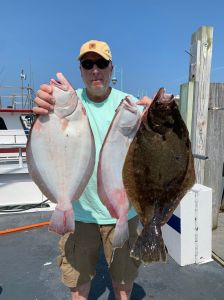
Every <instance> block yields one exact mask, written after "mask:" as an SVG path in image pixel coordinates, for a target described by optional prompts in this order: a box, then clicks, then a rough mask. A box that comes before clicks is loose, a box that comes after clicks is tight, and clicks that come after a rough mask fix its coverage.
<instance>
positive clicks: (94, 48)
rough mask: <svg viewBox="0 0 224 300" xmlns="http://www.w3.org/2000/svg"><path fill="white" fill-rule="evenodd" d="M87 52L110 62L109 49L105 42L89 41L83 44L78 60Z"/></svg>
mask: <svg viewBox="0 0 224 300" xmlns="http://www.w3.org/2000/svg"><path fill="white" fill-rule="evenodd" d="M88 52H95V53H97V54H99V55H100V56H102V57H103V58H105V59H106V60H112V54H111V51H110V47H109V46H108V44H107V43H106V42H102V41H97V40H91V41H88V42H86V43H84V44H83V45H82V46H81V48H80V53H79V56H78V59H79V60H80V59H81V57H82V56H83V55H84V54H86V53H88Z"/></svg>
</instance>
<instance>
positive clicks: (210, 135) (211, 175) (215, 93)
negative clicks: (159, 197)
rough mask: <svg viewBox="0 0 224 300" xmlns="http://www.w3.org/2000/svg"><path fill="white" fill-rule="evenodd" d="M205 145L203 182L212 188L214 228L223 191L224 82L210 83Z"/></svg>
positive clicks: (216, 223)
mask: <svg viewBox="0 0 224 300" xmlns="http://www.w3.org/2000/svg"><path fill="white" fill-rule="evenodd" d="M206 145H207V146H206V153H207V155H208V160H206V162H205V176H204V184H205V185H206V186H208V187H211V188H212V220H213V229H215V228H216V227H217V225H218V214H219V211H220V207H221V201H222V193H223V178H222V175H223V174H222V173H223V163H224V83H211V84H210V97H209V107H208V130H207V141H206Z"/></svg>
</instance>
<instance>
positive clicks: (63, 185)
mask: <svg viewBox="0 0 224 300" xmlns="http://www.w3.org/2000/svg"><path fill="white" fill-rule="evenodd" d="M46 118H47V117H46ZM30 150H31V155H32V160H33V162H34V164H33V165H34V166H35V167H34V168H33V167H32V166H31V168H30V169H31V170H30V171H31V173H33V175H34V178H35V179H36V181H37V182H36V183H37V185H40V186H42V187H43V190H44V191H43V193H45V194H47V195H46V196H47V197H49V199H50V200H52V201H54V202H57V203H58V204H59V207H60V209H63V210H66V209H68V207H69V206H71V204H70V202H71V201H72V200H76V199H74V198H75V197H78V196H80V193H81V192H82V191H83V189H84V188H85V185H86V184H87V182H88V180H89V177H90V175H89V174H90V173H92V170H93V166H94V160H95V146H94V143H93V138H92V132H91V129H90V127H89V123H88V120H87V118H82V120H81V121H80V122H77V116H76V114H74V116H73V117H72V116H71V117H70V118H69V120H67V119H60V118H58V117H57V116H56V115H54V114H50V115H49V121H48V122H44V117H43V118H41V119H40V121H39V123H37V124H36V126H35V124H34V127H33V128H32V135H31V140H30ZM31 165H32V164H31ZM39 177H41V178H39Z"/></svg>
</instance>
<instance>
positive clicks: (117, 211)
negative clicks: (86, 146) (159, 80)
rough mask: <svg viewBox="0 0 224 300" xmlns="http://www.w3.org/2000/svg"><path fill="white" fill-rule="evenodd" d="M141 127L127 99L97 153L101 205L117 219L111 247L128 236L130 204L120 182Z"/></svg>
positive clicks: (133, 107)
mask: <svg viewBox="0 0 224 300" xmlns="http://www.w3.org/2000/svg"><path fill="white" fill-rule="evenodd" d="M139 125H140V112H139V110H138V108H137V105H136V104H135V103H134V102H131V101H130V100H129V98H128V97H126V98H125V99H124V100H123V101H122V102H121V104H120V105H119V107H118V108H117V110H116V113H115V115H114V118H113V120H112V122H111V125H110V127H109V129H108V132H107V135H106V137H105V139H104V143H103V146H102V148H101V151H100V156H99V163H98V170H97V185H98V194H99V197H100V199H101V201H102V203H103V204H104V205H105V206H106V207H107V209H108V210H109V212H110V214H111V216H112V217H114V218H116V219H117V223H116V227H115V232H114V237H113V245H112V247H113V248H114V249H115V248H120V247H122V246H123V244H124V242H125V241H126V240H127V239H128V237H129V232H128V222H127V221H128V210H129V208H130V202H129V200H128V197H127V194H126V192H125V188H124V185H123V180H122V168H123V164H124V160H125V157H126V154H127V152H128V148H129V145H130V143H131V142H132V140H133V138H134V136H135V134H136V132H137V130H138V127H139Z"/></svg>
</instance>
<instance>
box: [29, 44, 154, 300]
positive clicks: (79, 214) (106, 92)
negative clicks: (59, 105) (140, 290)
mask: <svg viewBox="0 0 224 300" xmlns="http://www.w3.org/2000/svg"><path fill="white" fill-rule="evenodd" d="M78 59H79V61H80V71H81V76H82V79H83V82H84V84H85V86H86V88H84V89H78V90H77V91H76V92H77V95H78V96H79V98H80V99H81V101H82V103H83V105H84V106H85V108H86V112H87V115H88V118H89V121H90V125H91V128H92V130H93V134H94V139H95V144H96V163H95V168H94V171H93V175H92V177H91V178H90V180H89V183H88V185H87V186H86V189H85V191H84V192H83V194H82V196H81V197H80V199H79V201H75V202H74V204H73V207H74V211H75V219H76V225H75V228H76V229H75V233H74V234H71V233H68V234H65V235H64V236H63V237H62V238H61V239H60V242H59V248H60V251H61V255H60V256H59V258H58V264H59V266H60V268H61V274H62V282H63V283H64V284H65V285H66V286H68V287H69V288H70V289H71V299H72V300H74V299H87V297H88V293H89V290H90V284H91V279H92V278H93V277H94V275H95V268H96V263H97V260H98V254H99V247H100V244H101V241H102V243H103V247H104V253H105V257H106V260H107V262H108V265H109V271H110V274H111V277H112V284H113V288H114V293H115V298H116V299H129V297H130V294H131V290H132V286H133V281H134V279H135V278H136V276H137V272H138V268H139V265H140V262H138V261H136V260H134V259H133V258H130V256H129V252H130V246H131V245H132V244H133V243H134V241H135V239H136V227H137V222H138V218H137V216H136V212H135V210H134V209H133V208H131V209H130V210H129V213H128V219H129V235H130V238H129V241H126V243H125V244H124V246H123V247H122V248H121V249H116V251H115V253H114V256H113V260H112V247H111V241H112V239H113V232H114V228H115V222H116V220H115V219H113V218H111V216H110V214H109V212H108V210H107V209H106V207H105V206H104V205H103V204H102V203H101V201H100V199H99V197H98V194H97V164H98V159H99V152H100V149H101V146H102V143H103V141H104V138H105V136H106V133H107V130H108V128H109V125H110V123H111V121H112V119H113V116H114V113H115V110H116V108H117V107H118V105H119V104H120V102H121V100H122V99H124V97H125V96H126V95H127V94H126V93H123V92H121V91H118V90H116V89H114V88H111V87H110V80H111V76H112V70H113V65H112V54H111V51H110V48H109V46H108V45H107V43H105V42H102V41H96V40H91V41H88V42H86V43H85V44H83V45H82V47H81V49H80V54H79V57H78ZM132 100H133V101H135V100H137V99H134V98H133V97H132ZM35 103H36V104H37V105H38V106H37V107H34V108H33V111H34V113H36V114H48V112H49V111H51V110H53V106H54V99H53V96H52V87H51V86H50V85H47V84H44V85H42V86H41V87H40V90H39V91H38V92H37V97H36V98H35ZM150 103H151V99H149V98H148V97H144V98H143V99H141V100H140V101H138V104H140V105H150ZM111 261H112V263H111Z"/></svg>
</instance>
